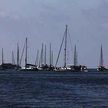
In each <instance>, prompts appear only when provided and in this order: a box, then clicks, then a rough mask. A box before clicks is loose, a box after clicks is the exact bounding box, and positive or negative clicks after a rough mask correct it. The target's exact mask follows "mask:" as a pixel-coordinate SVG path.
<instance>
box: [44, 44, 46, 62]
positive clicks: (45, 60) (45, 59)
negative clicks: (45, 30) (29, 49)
mask: <svg viewBox="0 0 108 108" xmlns="http://www.w3.org/2000/svg"><path fill="white" fill-rule="evenodd" d="M44 64H46V45H45V55H44Z"/></svg>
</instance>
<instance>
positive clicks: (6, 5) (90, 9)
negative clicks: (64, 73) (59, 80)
mask: <svg viewBox="0 0 108 108" xmlns="http://www.w3.org/2000/svg"><path fill="white" fill-rule="evenodd" d="M66 24H67V25H68V26H69V32H70V36H71V40H72V48H73V49H74V45H75V44H76V45H77V52H78V62H79V63H80V64H86V65H87V66H90V67H91V66H93V67H94V66H97V65H98V62H99V55H100V46H101V44H102V45H103V51H104V64H105V65H106V66H108V47H107V46H108V0H0V46H1V49H2V47H3V48H4V56H5V61H8V62H9V60H11V51H12V50H13V51H14V52H15V53H16V44H17V42H18V43H19V44H20V49H21V50H22V47H23V44H24V41H25V37H28V41H29V42H28V47H29V61H30V62H32V63H34V62H35V59H34V58H35V57H36V51H37V49H40V48H41V44H42V42H43V43H45V44H47V50H48V51H49V43H50V42H51V43H52V47H53V50H54V56H55V59H56V57H57V54H58V50H59V47H60V44H61V40H62V36H63V33H64V30H65V25H66ZM0 53H1V50H0ZM72 56H73V53H72ZM55 59H54V60H55ZM0 60H1V58H0ZM60 61H61V62H63V61H62V59H61V60H60Z"/></svg>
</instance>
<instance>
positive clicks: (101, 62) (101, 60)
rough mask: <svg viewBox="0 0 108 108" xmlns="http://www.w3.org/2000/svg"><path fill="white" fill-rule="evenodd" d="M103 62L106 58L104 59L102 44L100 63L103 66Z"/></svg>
mask: <svg viewBox="0 0 108 108" xmlns="http://www.w3.org/2000/svg"><path fill="white" fill-rule="evenodd" d="M103 62H104V60H103V48H102V45H101V51H100V63H99V65H100V66H103Z"/></svg>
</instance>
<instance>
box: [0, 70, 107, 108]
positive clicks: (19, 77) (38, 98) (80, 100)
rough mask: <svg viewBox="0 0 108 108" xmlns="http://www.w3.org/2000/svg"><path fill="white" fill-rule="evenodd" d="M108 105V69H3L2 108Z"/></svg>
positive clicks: (102, 107) (0, 74)
mask: <svg viewBox="0 0 108 108" xmlns="http://www.w3.org/2000/svg"><path fill="white" fill-rule="evenodd" d="M66 107H67V108H108V73H107V72H103V73H102V72H100V73H99V72H91V73H90V72H88V73H80V72H76V73H75V72H74V73H72V72H63V73H62V72H61V73H60V72H14V71H12V72H11V71H7V72H5V71H1V72H0V108H66Z"/></svg>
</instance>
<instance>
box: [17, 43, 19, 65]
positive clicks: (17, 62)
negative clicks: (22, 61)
mask: <svg viewBox="0 0 108 108" xmlns="http://www.w3.org/2000/svg"><path fill="white" fill-rule="evenodd" d="M17 66H19V45H18V44H17Z"/></svg>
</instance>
